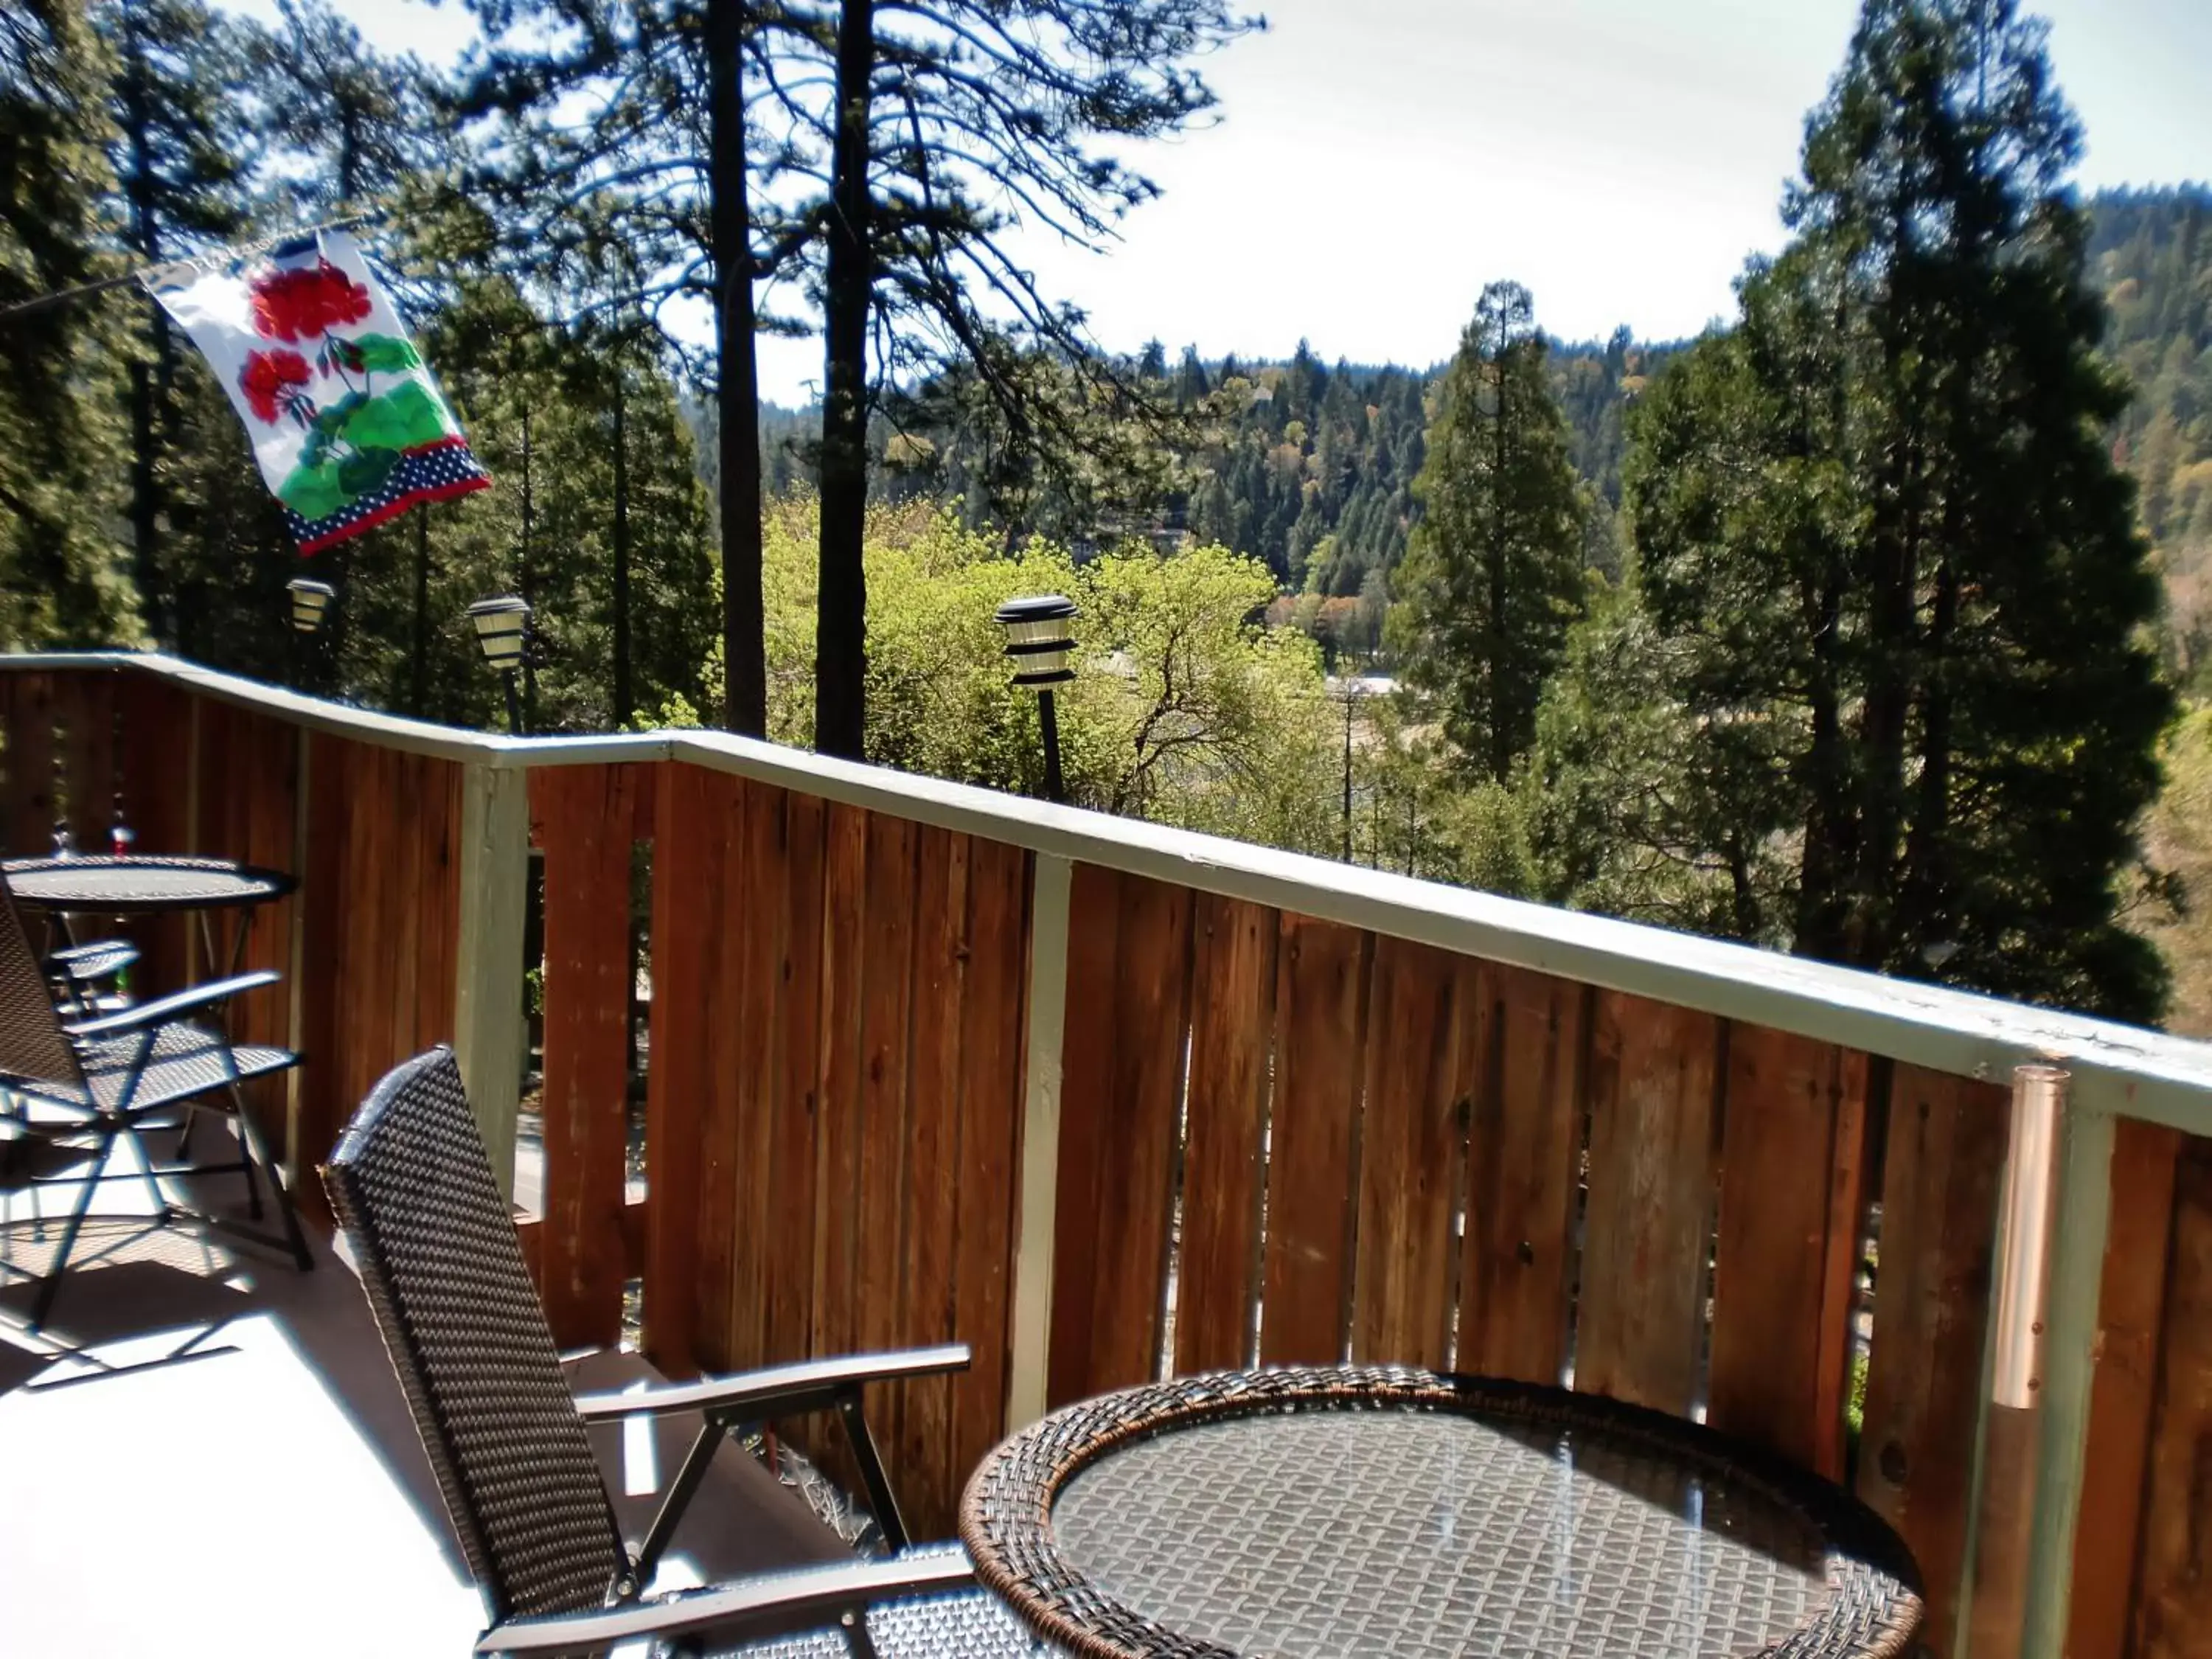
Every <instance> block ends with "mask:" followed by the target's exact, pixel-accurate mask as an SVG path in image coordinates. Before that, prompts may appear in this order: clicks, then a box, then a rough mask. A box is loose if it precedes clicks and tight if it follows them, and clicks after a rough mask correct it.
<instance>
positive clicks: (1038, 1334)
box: [1006, 853, 1075, 1434]
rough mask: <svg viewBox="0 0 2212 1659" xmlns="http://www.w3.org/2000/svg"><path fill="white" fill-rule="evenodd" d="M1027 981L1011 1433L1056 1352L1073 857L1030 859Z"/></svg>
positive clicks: (1028, 1410)
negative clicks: (1055, 1265) (1055, 1274)
mask: <svg viewBox="0 0 2212 1659" xmlns="http://www.w3.org/2000/svg"><path fill="white" fill-rule="evenodd" d="M1030 869H1031V875H1030V984H1029V997H1028V1001H1027V1004H1026V1006H1027V1008H1028V1031H1027V1033H1026V1040H1025V1044H1024V1051H1023V1052H1024V1054H1025V1056H1026V1066H1025V1081H1024V1091H1025V1093H1024V1102H1023V1107H1022V1164H1021V1191H1020V1194H1019V1203H1020V1210H1019V1212H1018V1215H1017V1216H1016V1218H1015V1223H1014V1225H1015V1234H1014V1306H1013V1330H1012V1341H1011V1343H1010V1345H1009V1346H1010V1350H1011V1354H1010V1358H1011V1364H1009V1366H1008V1368H1007V1383H1006V1432H1007V1433H1009V1434H1012V1432H1014V1431H1015V1430H1017V1429H1020V1428H1024V1427H1026V1426H1027V1425H1030V1424H1031V1423H1034V1422H1036V1419H1038V1418H1040V1417H1042V1416H1043V1415H1044V1410H1045V1383H1046V1376H1047V1373H1048V1369H1049V1365H1050V1361H1051V1357H1052V1249H1053V1235H1054V1227H1055V1226H1056V1225H1057V1215H1056V1212H1057V1208H1058V1203H1059V1196H1060V1037H1061V1032H1062V1030H1063V1027H1064V1026H1065V1024H1066V1014H1067V916H1068V894H1069V890H1070V887H1071V885H1072V883H1073V878H1074V873H1075V866H1074V864H1073V862H1072V861H1071V860H1066V859H1063V858H1056V857H1054V855H1053V854H1049V853H1039V854H1036V857H1035V858H1034V859H1033V860H1031V861H1030Z"/></svg>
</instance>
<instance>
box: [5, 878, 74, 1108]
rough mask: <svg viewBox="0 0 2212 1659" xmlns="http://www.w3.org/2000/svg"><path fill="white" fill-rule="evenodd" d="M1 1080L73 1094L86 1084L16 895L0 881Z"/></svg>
mask: <svg viewBox="0 0 2212 1659" xmlns="http://www.w3.org/2000/svg"><path fill="white" fill-rule="evenodd" d="M0 911H5V912H6V913H7V914H6V915H0V1076H5V1077H9V1078H13V1079H18V1080H21V1081H23V1082H27V1083H49V1084H58V1085H61V1086H62V1089H63V1091H64V1092H65V1093H69V1094H71V1095H74V1094H76V1093H77V1092H78V1091H79V1090H80V1087H81V1085H82V1083H83V1080H84V1074H83V1073H82V1071H81V1070H80V1069H79V1068H78V1066H77V1060H76V1050H75V1049H74V1048H70V1042H69V1039H68V1038H67V1037H66V1036H63V1035H62V1025H61V1019H60V1017H59V1016H58V1015H57V1014H56V1013H55V1012H54V995H53V989H52V987H51V986H50V985H49V984H48V983H47V982H46V974H45V972H44V971H43V970H42V969H40V966H39V958H38V957H37V955H36V954H35V953H34V952H33V951H32V949H31V940H30V936H29V935H28V934H27V933H25V932H24V931H23V918H22V915H21V913H20V912H18V911H17V910H16V908H15V895H14V894H13V893H12V892H9V890H8V884H7V883H6V881H5V880H0Z"/></svg>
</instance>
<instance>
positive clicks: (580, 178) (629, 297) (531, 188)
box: [457, 0, 820, 735]
mask: <svg viewBox="0 0 2212 1659" xmlns="http://www.w3.org/2000/svg"><path fill="white" fill-rule="evenodd" d="M468 3H469V5H470V9H471V10H472V11H473V12H475V14H476V15H477V19H478V21H479V22H480V23H481V24H482V25H483V28H484V30H485V32H486V34H487V37H488V44H487V46H486V47H485V49H484V50H483V51H482V52H479V53H478V54H477V56H476V58H474V59H472V61H471V64H470V65H469V72H468V75H467V77H466V85H465V88H464V90H463V92H462V94H461V96H460V98H459V102H458V106H457V107H458V112H459V114H460V115H461V116H462V117H464V118H473V117H479V116H491V117H495V118H497V120H498V122H499V124H500V131H499V140H500V142H499V143H497V145H496V146H495V149H494V151H493V161H492V164H491V165H489V166H487V167H484V168H483V169H480V171H479V172H478V173H477V175H475V176H474V177H473V178H472V179H471V181H470V183H471V185H480V186H482V187H483V189H484V190H487V191H490V192H491V193H492V194H493V195H494V197H495V199H496V204H497V207H498V213H497V219H498V225H497V230H498V244H499V247H498V252H499V256H500V260H499V262H500V264H501V268H502V269H504V270H507V271H509V272H510V273H513V274H515V275H517V276H523V277H526V278H527V279H528V280H529V282H530V283H531V285H532V286H533V287H534V288H537V289H539V290H540V291H543V292H549V293H551V294H553V295H556V296H557V298H558V300H559V302H560V306H559V308H560V311H561V313H562V319H563V320H566V321H583V320H589V319H592V318H593V317H595V316H597V315H599V314H600V313H620V314H623V315H628V316H643V317H646V318H648V319H653V321H654V322H655V323H656V324H659V323H660V322H661V321H663V320H664V319H665V320H666V321H667V322H668V323H669V324H670V325H671V327H670V329H669V331H668V332H667V335H666V340H667V343H668V345H669V347H670V349H671V351H672V352H674V353H675V354H677V355H678V356H684V355H685V354H686V353H687V351H688V350H689V349H690V347H689V344H688V343H687V341H686V340H685V338H684V336H683V333H682V331H681V330H680V328H678V327H676V326H674V325H675V321H676V319H677V318H678V317H679V316H681V315H683V314H684V306H683V305H682V304H681V303H678V302H681V301H706V302H707V304H708V306H709V307H711V313H712V317H713V320H714V351H713V354H712V356H711V359H710V361H709V362H706V363H702V364H698V365H696V368H698V370H699V371H700V376H701V379H702V380H703V381H704V382H705V384H706V385H707V386H708V387H709V388H710V389H711V391H712V392H713V394H714V398H715V402H716V405H717V415H718V418H717V420H716V421H715V422H714V430H715V432H716V434H717V446H718V447H717V454H716V465H715V468H714V474H715V479H716V483H717V488H718V491H719V495H720V515H719V523H720V540H721V567H722V592H723V605H724V617H723V642H724V653H725V657H726V660H727V662H728V664H729V669H728V672H727V676H726V687H727V690H726V706H725V708H724V709H723V710H722V711H721V713H722V717H723V720H724V722H725V724H726V725H727V726H730V727H731V728H732V730H735V731H738V732H748V733H751V734H754V735H759V734H761V733H762V732H764V731H765V730H766V720H767V702H766V697H767V692H766V682H765V679H764V675H765V673H766V668H765V660H766V659H765V657H764V654H763V653H764V650H765V646H764V641H763V635H762V627H763V623H762V617H763V611H762V592H761V512H760V509H761V471H762V467H761V455H760V450H759V446H758V441H757V432H758V430H759V420H760V406H759V396H758V386H759V380H758V370H757V362H756V357H755V341H754V335H755V331H756V329H757V327H758V326H760V325H762V322H763V319H760V318H758V317H757V313H756V304H755V294H754V289H755V284H756V283H758V282H760V281H762V280H763V279H764V278H768V277H770V276H775V275H777V274H778V273H780V272H781V271H783V270H785V269H786V267H787V265H788V264H790V263H791V262H792V261H793V259H794V258H796V257H797V254H798V252H799V249H800V247H801V246H803V245H804V244H805V242H806V241H807V240H809V239H810V238H811V235H812V234H813V230H814V225H813V222H812V221H811V219H810V218H807V217H805V216H803V215H802V216H798V217H795V218H785V217H783V216H781V215H780V214H779V213H778V212H777V211H776V210H775V204H774V203H773V202H772V201H766V200H764V199H763V196H762V194H761V192H762V191H763V189H764V188H765V187H766V186H767V185H773V183H774V181H775V179H777V178H778V177H779V176H781V170H782V168H783V167H785V166H786V165H787V164H789V165H794V166H805V164H806V159H807V158H806V155H805V145H806V144H807V143H810V142H811V140H812V138H813V137H815V135H816V127H817V118H816V112H813V111H811V109H808V108H806V107H805V106H800V105H795V104H787V102H786V101H785V100H782V99H781V98H780V97H778V96H775V95H774V94H769V93H768V92H766V91H763V90H762V87H761V82H760V79H759V77H758V74H757V65H758V64H763V63H766V62H769V61H771V59H772V58H773V56H774V54H775V52H776V51H777V50H779V47H778V46H777V45H776V44H775V43H774V42H772V41H771V40H769V38H768V37H769V35H771V34H772V33H788V34H789V35H791V36H792V37H793V40H795V41H796V42H797V43H798V45H799V46H805V45H806V44H807V43H809V42H810V41H811V40H813V39H814V38H815V37H816V35H817V34H818V33H819V27H820V26H819V22H818V20H817V19H816V18H814V16H813V15H812V14H811V13H802V12H799V11H798V10H794V9H786V8H782V7H771V6H767V5H762V4H756V3H751V0H627V3H616V0H468ZM749 64H750V65H753V66H754V67H748V65H749ZM580 108H585V109H588V110H589V111H590V112H591V114H590V117H589V118H587V119H579V118H578V116H577V112H578V110H579V109H580ZM771 113H773V114H775V116H776V117H777V118H778V124H777V125H772V126H770V125H763V123H764V122H765V120H766V118H767V116H768V115H769V114H771ZM756 141H757V145H758V148H759V149H761V150H762V152H763V154H764V155H768V156H769V157H770V158H771V159H770V160H769V161H768V162H767V163H765V164H763V168H762V171H763V173H764V176H765V182H764V183H763V180H759V179H756V177H755V170H754V169H753V168H752V167H750V165H749V163H748V159H747V158H748V155H749V146H750V145H752V144H754V143H756ZM611 270H612V271H617V272H618V273H619V280H618V281H617V282H614V283H610V282H609V281H608V280H607V278H608V275H609V272H610V271H611Z"/></svg>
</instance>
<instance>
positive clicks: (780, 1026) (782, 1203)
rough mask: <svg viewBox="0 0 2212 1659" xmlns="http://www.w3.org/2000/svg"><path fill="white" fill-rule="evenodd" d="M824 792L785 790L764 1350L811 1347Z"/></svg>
mask: <svg viewBox="0 0 2212 1659" xmlns="http://www.w3.org/2000/svg"><path fill="white" fill-rule="evenodd" d="M782 805H783V825H782V831H783V846H782V854H783V856H782V865H783V870H784V881H783V890H782V892H781V894H780V895H778V898H779V899H780V900H781V903H782V905H783V907H784V911H785V915H784V921H783V928H782V937H783V952H782V958H781V963H780V967H781V984H780V986H779V987H778V1001H777V1006H776V1024H775V1031H774V1033H773V1043H774V1048H775V1054H776V1056H777V1060H778V1074H777V1077H776V1079H775V1095H774V1097H773V1103H772V1104H773V1111H772V1115H771V1116H770V1118H769V1125H768V1160H767V1174H768V1176H769V1183H770V1184H769V1193H768V1196H767V1208H766V1209H765V1210H764V1211H763V1213H762V1215H761V1217H760V1220H761V1222H762V1223H763V1225H764V1226H765V1239H764V1242H765V1243H766V1246H767V1249H766V1250H765V1252H764V1255H763V1263H762V1266H763V1272H764V1273H765V1275H766V1276H765V1278H764V1279H763V1282H762V1284H761V1286H760V1297H761V1303H762V1347H761V1352H762V1357H763V1358H764V1359H765V1360H766V1361H767V1363H768V1364H771V1365H775V1364H783V1363H785V1362H786V1361H789V1360H794V1359H804V1358H806V1357H807V1355H808V1353H809V1352H810V1348H809V1346H808V1345H809V1343H810V1341H811V1338H812V1334H813V1320H814V1226H815V1213H814V1204H815V1193H814V1175H815V1146H814V1138H815V1133H816V1116H817V1108H818V1104H819V1097H818V1093H817V1079H818V1077H819V1074H820V1067H821V1060H822V1052H821V1051H822V1027H821V1020H822V926H823V829H824V823H823V805H824V804H823V801H822V800H821V799H819V798H818V797H816V796H812V795H800V794H786V795H785V796H784V798H783V801H782Z"/></svg>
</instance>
